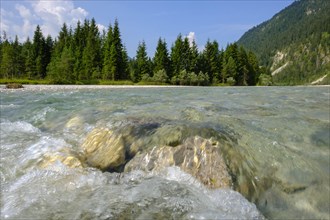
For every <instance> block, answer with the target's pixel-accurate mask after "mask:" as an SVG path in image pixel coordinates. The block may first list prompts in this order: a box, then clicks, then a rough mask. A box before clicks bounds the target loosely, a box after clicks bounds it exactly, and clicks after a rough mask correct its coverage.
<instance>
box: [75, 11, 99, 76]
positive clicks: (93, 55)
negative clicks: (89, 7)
mask: <svg viewBox="0 0 330 220" xmlns="http://www.w3.org/2000/svg"><path fill="white" fill-rule="evenodd" d="M82 64H83V67H84V70H83V76H81V78H80V79H81V80H87V81H88V80H90V79H92V78H94V79H99V78H100V77H101V68H100V65H101V39H100V33H99V30H98V28H97V26H96V22H95V19H94V18H93V19H92V20H91V23H90V27H89V31H88V35H87V44H86V47H85V49H84V51H83V59H82Z"/></svg>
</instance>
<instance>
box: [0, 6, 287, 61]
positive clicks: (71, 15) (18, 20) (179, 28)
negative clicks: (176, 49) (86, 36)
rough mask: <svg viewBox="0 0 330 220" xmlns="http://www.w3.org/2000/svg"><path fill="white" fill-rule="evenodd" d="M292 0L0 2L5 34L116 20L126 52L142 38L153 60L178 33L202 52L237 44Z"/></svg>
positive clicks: (132, 51) (22, 35)
mask: <svg viewBox="0 0 330 220" xmlns="http://www.w3.org/2000/svg"><path fill="white" fill-rule="evenodd" d="M292 2H293V0H272V1H271V0H265V1H262V0H255V1H252V0H251V1H250V0H241V1H229V0H227V1H223V0H222V1H221V0H218V1H197V0H195V1H187V0H184V1H175V0H168V1H151V0H149V1H107V0H102V1H95V0H90V1H89V0H84V1H79V0H74V1H72V0H71V1H61V0H47V1H42V0H34V1H14V0H1V20H0V22H1V26H0V27H1V32H3V31H6V33H7V36H8V37H11V38H12V39H13V38H14V36H15V35H18V36H19V38H20V39H21V40H22V41H23V40H25V39H26V38H27V36H30V38H32V36H33V32H34V30H35V27H36V25H37V24H39V25H40V26H41V29H42V31H43V33H44V34H50V35H52V36H53V37H56V36H57V34H58V32H59V30H60V27H61V26H62V24H63V22H66V23H67V24H69V25H71V26H72V27H73V28H74V26H75V24H76V23H77V21H78V20H84V19H85V18H88V19H91V18H92V17H94V18H95V20H96V22H97V23H98V25H99V27H100V29H105V30H106V29H107V27H108V25H109V23H110V22H111V23H113V22H114V20H115V19H116V18H117V19H118V21H119V27H120V30H121V34H122V40H123V43H124V44H125V46H126V48H127V51H128V54H129V56H131V57H134V56H135V54H136V49H137V46H138V43H139V42H141V41H142V40H144V41H145V42H146V44H147V49H148V55H149V56H153V55H154V52H155V48H156V44H157V40H158V38H159V37H161V38H164V39H165V40H166V42H167V44H168V49H170V47H171V45H172V43H173V42H174V41H175V39H176V37H177V36H178V34H179V33H181V34H182V35H183V36H189V38H191V39H195V41H196V43H197V45H198V47H199V48H200V49H201V50H202V49H203V47H204V44H205V43H206V41H207V40H208V39H210V40H217V41H218V43H219V44H220V47H222V48H225V47H226V45H227V44H228V43H232V42H234V41H237V40H238V39H239V38H240V36H242V34H244V32H246V31H247V30H249V29H250V28H252V27H253V26H256V25H258V24H260V23H261V22H263V21H266V20H268V19H270V18H271V17H273V16H274V15H275V14H276V13H278V12H279V11H281V10H282V9H284V8H285V7H287V6H289V5H290V4H291V3H292Z"/></svg>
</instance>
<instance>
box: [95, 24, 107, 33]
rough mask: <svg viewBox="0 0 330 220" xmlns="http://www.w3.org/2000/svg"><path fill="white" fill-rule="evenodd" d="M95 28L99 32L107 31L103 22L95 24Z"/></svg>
mask: <svg viewBox="0 0 330 220" xmlns="http://www.w3.org/2000/svg"><path fill="white" fill-rule="evenodd" d="M97 28H98V29H99V31H100V34H102V33H103V31H107V28H106V27H105V26H104V25H103V24H97Z"/></svg>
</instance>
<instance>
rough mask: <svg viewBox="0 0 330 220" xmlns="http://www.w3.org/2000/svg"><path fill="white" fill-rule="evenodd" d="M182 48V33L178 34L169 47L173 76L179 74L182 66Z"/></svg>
mask: <svg viewBox="0 0 330 220" xmlns="http://www.w3.org/2000/svg"><path fill="white" fill-rule="evenodd" d="M182 50H183V43H182V35H181V34H179V35H178V37H177V39H176V40H175V42H174V45H173V46H172V48H171V63H172V70H173V76H178V75H179V74H180V71H181V67H182Z"/></svg>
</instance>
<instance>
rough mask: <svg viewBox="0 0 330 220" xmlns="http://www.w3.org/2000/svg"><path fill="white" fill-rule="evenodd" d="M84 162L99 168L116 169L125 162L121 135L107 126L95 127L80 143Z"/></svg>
mask: <svg viewBox="0 0 330 220" xmlns="http://www.w3.org/2000/svg"><path fill="white" fill-rule="evenodd" d="M82 149H83V150H84V154H85V157H86V162H87V164H88V165H90V166H92V167H96V168H99V169H101V170H104V171H105V170H110V171H112V170H116V169H118V168H119V167H120V166H122V165H123V164H124V163H125V145H124V140H123V138H122V135H117V134H115V133H114V132H113V131H111V130H109V129H108V128H95V129H94V130H93V131H92V132H91V133H89V134H88V135H87V137H86V140H85V142H84V143H83V145H82Z"/></svg>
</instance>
